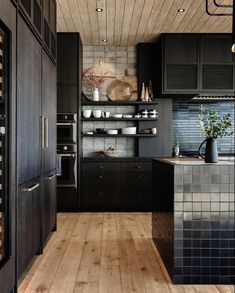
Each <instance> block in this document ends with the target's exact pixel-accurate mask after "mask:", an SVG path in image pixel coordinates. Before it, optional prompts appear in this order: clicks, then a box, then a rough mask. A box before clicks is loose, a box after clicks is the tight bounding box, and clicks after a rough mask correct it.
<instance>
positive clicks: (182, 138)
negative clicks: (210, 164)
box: [172, 101, 235, 154]
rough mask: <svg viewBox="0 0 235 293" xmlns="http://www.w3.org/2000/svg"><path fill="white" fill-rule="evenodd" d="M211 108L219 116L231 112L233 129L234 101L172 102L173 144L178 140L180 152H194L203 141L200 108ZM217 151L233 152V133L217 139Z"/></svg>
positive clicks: (222, 152)
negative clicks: (199, 116)
mask: <svg viewBox="0 0 235 293" xmlns="http://www.w3.org/2000/svg"><path fill="white" fill-rule="evenodd" d="M201 106H203V107H204V108H206V109H212V110H215V111H218V112H219V115H220V116H223V115H224V114H227V113H231V115H232V120H233V122H232V123H233V127H232V128H233V131H234V114H235V112H234V102H233V101H226V102H224V101H219V102H212V103H203V104H200V103H195V102H185V101H184V102H182V101H174V102H173V120H172V123H173V125H172V127H173V144H175V142H176V141H177V140H178V143H179V146H180V151H181V152H192V153H194V152H195V153H196V152H197V150H198V147H199V145H200V143H201V142H202V141H203V137H202V136H201V131H200V126H199V118H198V115H199V113H200V108H201ZM218 151H219V153H221V154H227V153H234V135H233V136H229V137H223V138H219V139H218Z"/></svg>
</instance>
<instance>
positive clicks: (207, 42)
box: [200, 35, 235, 94]
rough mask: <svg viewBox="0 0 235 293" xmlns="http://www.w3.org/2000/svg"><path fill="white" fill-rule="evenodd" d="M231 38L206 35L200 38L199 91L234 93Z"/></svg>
mask: <svg viewBox="0 0 235 293" xmlns="http://www.w3.org/2000/svg"><path fill="white" fill-rule="evenodd" d="M231 43H232V36H230V35H215V36H213V35H208V36H202V37H201V38H200V56H201V67H200V70H201V91H202V92H212V93H214V94H215V93H222V94H223V93H224V91H226V93H228V94H229V92H230V93H231V94H233V93H234V88H235V85H234V83H235V82H234V57H233V54H232V52H231Z"/></svg>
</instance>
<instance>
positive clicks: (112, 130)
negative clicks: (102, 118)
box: [107, 129, 118, 135]
mask: <svg viewBox="0 0 235 293" xmlns="http://www.w3.org/2000/svg"><path fill="white" fill-rule="evenodd" d="M107 134H109V135H117V134H118V130H117V129H109V130H107Z"/></svg>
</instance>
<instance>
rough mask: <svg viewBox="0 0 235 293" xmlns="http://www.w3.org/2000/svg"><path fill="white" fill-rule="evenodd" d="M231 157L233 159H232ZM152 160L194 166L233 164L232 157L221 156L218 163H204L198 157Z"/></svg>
mask: <svg viewBox="0 0 235 293" xmlns="http://www.w3.org/2000/svg"><path fill="white" fill-rule="evenodd" d="M232 158H233V159H232ZM153 160H154V161H159V162H163V163H167V164H171V165H186V166H188V165H192V166H193V165H196V166H198V165H199V166H204V165H205V166H208V165H212V166H217V165H219V166H224V165H228V166H233V165H234V157H231V158H228V159H226V158H223V159H221V160H219V162H218V163H205V162H204V160H203V159H199V158H154V159H153Z"/></svg>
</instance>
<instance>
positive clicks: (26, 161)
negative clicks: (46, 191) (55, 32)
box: [17, 17, 42, 185]
mask: <svg viewBox="0 0 235 293" xmlns="http://www.w3.org/2000/svg"><path fill="white" fill-rule="evenodd" d="M17 54H18V56H20V58H18V60H17V119H18V120H17V157H18V163H17V174H18V184H19V185H20V184H22V183H25V182H27V181H29V180H31V178H34V177H38V176H40V173H41V169H40V168H41V148H40V135H41V131H40V115H41V84H42V82H41V46H40V44H39V43H38V41H37V39H36V38H35V37H34V35H33V34H32V33H31V31H30V29H29V28H28V26H27V25H26V23H25V22H24V21H23V19H22V18H21V17H18V45H17Z"/></svg>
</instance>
